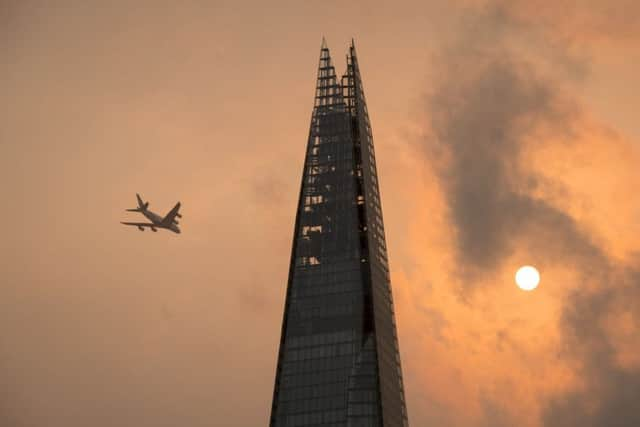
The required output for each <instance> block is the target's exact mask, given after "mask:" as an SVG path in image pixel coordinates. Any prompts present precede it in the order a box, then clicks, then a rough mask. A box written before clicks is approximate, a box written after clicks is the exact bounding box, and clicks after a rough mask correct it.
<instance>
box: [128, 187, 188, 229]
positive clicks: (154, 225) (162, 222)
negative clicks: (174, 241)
mask: <svg viewBox="0 0 640 427" xmlns="http://www.w3.org/2000/svg"><path fill="white" fill-rule="evenodd" d="M136 197H137V198H138V207H137V208H133V209H125V210H126V211H127V212H140V213H141V214H142V215H144V216H145V217H147V218H148V219H149V220H150V221H151V222H150V223H149V222H121V224H124V225H134V226H136V227H138V229H140V231H144V228H145V227H149V228H150V229H151V231H154V232H156V231H158V228H165V229H167V230H170V231H173V232H174V233H178V234H179V233H180V229H179V228H178V221H176V219H175V218H176V217H178V218H182V215H180V214H179V213H178V210H180V202H178V203H176V205H175V206H174V207H173V209H171V210H170V211H169V213H168V214H167V215H166V216H165V217H164V218H163V217H161V216H160V215H158V214H157V213H154V212H151V211H150V210H149V209H148V207H149V202H146V203H145V202H143V201H142V198H141V197H140V195H139V194H136Z"/></svg>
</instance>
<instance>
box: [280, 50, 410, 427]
mask: <svg viewBox="0 0 640 427" xmlns="http://www.w3.org/2000/svg"><path fill="white" fill-rule="evenodd" d="M407 425H408V423H407V413H406V406H405V400H404V391H403V384H402V372H401V368H400V356H399V352H398V339H397V335H396V325H395V320H394V311H393V299H392V296H391V286H390V281H389V269H388V264H387V249H386V245H385V237H384V226H383V222H382V210H381V207H380V194H379V191H378V177H377V172H376V161H375V155H374V150H373V138H372V134H371V125H370V122H369V115H368V113H367V105H366V103H365V98H364V92H363V89H362V81H361V79H360V71H359V68H358V59H357V57H356V51H355V46H354V44H353V42H352V43H351V46H350V47H349V51H348V54H347V71H346V73H345V74H344V75H343V76H342V79H340V80H338V77H337V76H336V73H335V68H334V66H333V64H332V62H331V56H330V54H329V49H328V48H327V46H326V43H325V42H324V40H323V42H322V47H321V49H320V63H319V67H318V79H317V84H316V93H315V103H314V108H313V113H312V115H311V127H310V130H309V140H308V143H307V151H306V156H305V162H304V170H303V173H302V185H301V189H300V198H299V202H298V210H297V214H296V221H295V229H294V233H293V247H292V250H291V262H290V266H289V280H288V284H287V294H286V301H285V309H284V318H283V322H282V335H281V339H280V350H279V353H278V365H277V370H276V380H275V387H274V393H273V404H272V409H271V420H270V426H271V427H285V426H286V427H293V426H335V427H338V426H341V427H342V426H343V427H405V426H407Z"/></svg>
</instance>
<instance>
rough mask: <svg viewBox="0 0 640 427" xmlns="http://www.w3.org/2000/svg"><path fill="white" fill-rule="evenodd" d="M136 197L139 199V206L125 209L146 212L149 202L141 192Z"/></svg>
mask: <svg viewBox="0 0 640 427" xmlns="http://www.w3.org/2000/svg"><path fill="white" fill-rule="evenodd" d="M136 198H137V199H138V207H137V208H133V209H125V210H126V211H127V212H144V211H145V210H146V209H147V208H148V207H149V202H146V203H145V202H143V201H142V197H140V195H139V194H136Z"/></svg>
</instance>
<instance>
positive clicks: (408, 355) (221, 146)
mask: <svg viewBox="0 0 640 427" xmlns="http://www.w3.org/2000/svg"><path fill="white" fill-rule="evenodd" d="M129 3H130V2H109V5H106V4H105V5H102V6H98V4H97V3H96V2H80V1H77V2H71V1H69V2H56V5H55V6H53V3H51V2H42V3H40V4H39V3H37V2H28V1H9V2H6V1H5V2H3V3H2V5H0V35H1V37H0V52H2V55H0V93H1V94H2V99H4V100H5V102H4V103H3V104H2V105H1V106H0V109H1V110H0V112H1V113H2V114H0V117H2V119H0V120H1V121H0V165H1V166H2V167H1V168H0V178H1V179H0V194H1V195H2V199H3V201H4V204H3V206H4V209H3V212H4V215H3V218H4V221H3V222H4V224H5V229H4V232H3V238H2V240H1V241H0V242H1V243H0V384H1V386H0V425H3V426H4V425H7V426H11V427H13V426H23V425H24V426H47V427H57V426H65V427H69V426H85V425H92V426H97V427H101V426H105V427H106V426H112V425H123V426H134V425H135V426H147V425H148V426H165V425H166V426H175V425H189V426H193V427H197V426H211V425H224V426H229V427H236V426H237V427H245V426H246V427H248V426H256V425H266V423H267V420H268V415H269V410H270V405H271V397H272V387H273V380H274V375H275V363H276V354H277V346H278V342H279V333H280V325H281V319H282V309H283V304H284V292H285V285H286V275H287V271H288V262H289V255H290V244H291V234H292V231H293V230H292V229H293V221H294V214H295V205H296V197H297V194H298V186H299V182H300V174H301V171H302V161H303V156H304V147H305V144H306V137H307V133H308V126H309V119H310V114H311V108H312V105H313V99H312V98H313V88H314V84H315V81H314V80H315V73H316V66H317V60H318V54H319V46H320V41H321V37H322V36H323V35H324V36H326V38H327V41H328V43H329V47H330V48H331V53H332V55H333V58H334V63H335V64H336V68H337V71H338V72H342V71H343V69H344V67H345V63H344V55H345V53H346V49H347V46H348V43H349V41H350V40H351V37H354V38H355V41H356V46H357V50H358V55H359V60H360V66H361V71H362V74H363V79H364V88H365V93H366V97H367V103H368V109H369V113H370V117H371V121H372V126H373V133H374V140H375V145H376V151H377V156H376V157H377V163H378V168H379V170H378V173H379V177H380V186H381V195H382V204H383V210H384V218H385V225H386V230H387V231H386V232H387V244H388V249H389V259H390V267H391V277H392V286H393V292H394V296H395V300H396V315H397V324H398V329H399V330H398V332H399V340H400V350H401V355H402V362H403V372H404V378H405V387H406V390H405V392H406V395H407V406H408V412H409V419H410V423H411V425H412V426H431V425H434V426H435V425H437V426H439V427H449V426H451V427H458V426H460V427H462V426H465V427H466V426H471V427H484V426H492V427H495V426H498V427H500V426H512V425H521V426H524V427H539V426H545V427H550V426H553V427H573V426H593V427H595V426H603V425H615V426H620V427H627V426H636V425H638V424H639V423H640V410H639V409H638V405H637V396H638V395H639V393H640V357H639V356H638V354H640V345H639V344H638V343H640V318H639V317H638V313H640V290H639V289H640V288H639V286H640V239H638V236H640V198H639V197H638V196H637V194H638V188H640V168H638V165H640V124H638V123H639V122H638V121H637V119H636V118H637V111H640V96H638V91H637V90H636V86H637V76H638V75H640V66H639V65H638V64H640V22H639V19H640V18H638V17H639V16H640V8H639V7H638V4H637V2H633V1H627V0H618V1H616V2H609V1H605V0H590V1H584V2H579V3H578V2H565V3H566V4H565V5H562V6H559V5H557V4H556V3H557V2H551V1H541V0H539V1H524V0H517V1H509V2H507V1H498V0H483V1H481V0H473V1H472V0H460V1H456V2H438V1H415V2H402V1H401V2H372V1H353V2H333V1H325V2H323V3H322V4H319V3H317V2H300V1H290V2H255V3H249V2H195V1H194V2H181V3H180V5H177V4H176V2H142V1H140V2H135V3H136V6H131V5H130V4H129ZM136 192H140V193H141V194H142V195H143V196H144V197H145V198H146V199H148V200H149V201H150V205H151V206H150V207H151V209H153V210H157V211H159V212H161V213H164V211H166V210H168V209H170V208H171V206H173V204H174V203H175V202H176V201H177V200H180V201H181V202H182V203H183V215H184V218H183V221H182V228H183V233H182V234H181V235H175V234H170V233H164V232H158V233H155V234H154V233H149V232H146V233H144V234H143V233H140V232H138V231H137V230H135V229H129V228H126V227H123V226H121V225H120V224H119V221H121V220H126V219H128V218H130V219H133V218H135V215H134V214H130V215H129V214H128V213H126V212H124V211H123V210H124V209H125V208H129V207H132V206H133V205H134V203H135V197H134V195H135V193H136ZM529 263H531V264H534V265H536V266H537V267H538V268H539V269H540V271H541V275H542V282H541V284H540V287H539V288H538V289H537V290H536V291H535V292H531V293H525V292H522V291H520V290H518V289H517V288H516V287H515V285H514V283H513V274H514V273H515V270H516V269H517V267H518V266H520V265H522V264H529Z"/></svg>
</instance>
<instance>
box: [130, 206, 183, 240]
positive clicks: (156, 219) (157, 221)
mask: <svg viewBox="0 0 640 427" xmlns="http://www.w3.org/2000/svg"><path fill="white" fill-rule="evenodd" d="M140 213H142V215H144V216H145V217H147V219H148V220H149V221H151V222H152V223H153V225H154V226H155V227H156V228H165V229H167V230H171V231H173V232H174V233H178V234H180V229H179V228H178V225H177V223H176V222H175V221H174V222H173V223H171V225H170V226H168V227H165V226H164V225H162V217H161V216H160V215H158V214H157V213H155V212H152V211H150V210H149V209H143V210H141V211H140Z"/></svg>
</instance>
